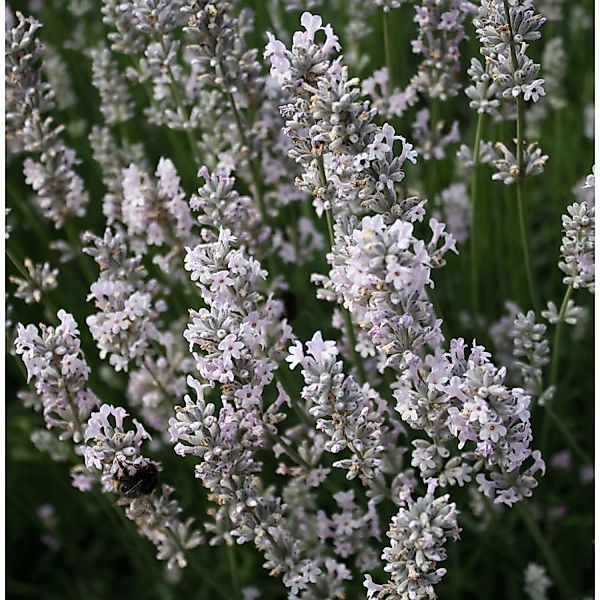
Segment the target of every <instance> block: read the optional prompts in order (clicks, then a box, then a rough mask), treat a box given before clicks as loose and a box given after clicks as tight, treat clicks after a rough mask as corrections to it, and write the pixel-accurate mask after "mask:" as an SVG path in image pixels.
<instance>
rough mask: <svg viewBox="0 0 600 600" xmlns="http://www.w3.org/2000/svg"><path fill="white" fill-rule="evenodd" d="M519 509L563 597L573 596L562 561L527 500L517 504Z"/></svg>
mask: <svg viewBox="0 0 600 600" xmlns="http://www.w3.org/2000/svg"><path fill="white" fill-rule="evenodd" d="M517 510H518V511H519V514H520V515H521V518H522V519H523V521H524V523H525V525H526V526H527V528H528V529H529V533H531V537H532V538H533V539H534V541H535V543H536V544H537V546H538V548H539V549H540V551H541V553H542V554H543V556H544V560H545V561H546V564H547V565H548V568H549V569H550V573H551V574H552V578H553V579H554V582H555V583H556V587H557V588H558V590H559V593H560V596H561V598H564V599H565V600H567V599H571V598H573V594H572V593H571V590H570V589H569V586H568V585H567V580H566V579H565V576H564V574H563V572H562V568H561V566H560V561H559V560H558V558H557V557H556V555H555V554H554V551H553V550H552V547H551V546H550V544H549V543H548V542H547V541H546V540H545V539H544V536H543V534H542V532H541V530H540V528H539V525H538V524H537V522H536V520H535V519H534V517H533V515H532V514H531V509H530V508H529V506H528V505H527V504H526V503H525V502H519V504H518V505H517Z"/></svg>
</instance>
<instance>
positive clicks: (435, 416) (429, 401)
mask: <svg viewBox="0 0 600 600" xmlns="http://www.w3.org/2000/svg"><path fill="white" fill-rule="evenodd" d="M466 351H467V347H466V346H465V344H464V341H463V340H462V339H454V340H451V341H450V352H447V353H444V354H442V352H441V351H438V352H437V353H436V354H435V355H429V356H427V357H426V358H425V360H423V359H422V358H420V357H419V356H417V355H415V354H413V353H411V352H410V351H407V352H405V358H404V360H405V362H406V364H407V366H408V368H407V369H406V370H405V371H404V372H403V373H402V374H401V375H400V377H399V379H398V381H397V384H396V386H395V392H394V395H395V397H396V399H397V401H398V404H397V405H396V410H397V411H398V412H399V413H400V415H401V416H402V419H403V420H404V421H405V422H406V423H408V424H409V425H410V427H411V428H413V429H417V430H419V429H422V430H424V431H425V433H427V435H428V436H429V437H430V438H431V439H432V440H433V441H434V443H435V444H436V446H440V447H441V448H440V449H437V448H436V449H435V452H436V453H438V454H440V456H441V457H442V458H446V457H448V456H449V452H448V450H447V449H446V448H445V446H446V445H447V443H448V441H449V440H450V439H456V440H457V441H458V449H459V451H462V450H463V448H465V446H466V445H467V444H469V445H471V444H474V450H473V452H472V453H471V452H470V451H469V450H467V452H461V454H460V456H461V457H462V458H463V461H464V463H465V464H464V465H461V466H460V468H461V470H462V471H464V469H465V468H466V466H468V464H471V465H473V466H475V464H476V463H477V468H478V469H479V468H481V467H484V468H485V469H486V470H487V471H488V472H489V473H490V478H491V479H490V480H488V479H487V478H486V476H485V474H484V473H479V474H478V475H477V476H476V478H475V479H476V481H477V482H478V483H479V489H480V491H482V492H483V493H484V494H485V495H486V496H488V497H490V498H493V499H494V502H496V503H503V504H507V505H508V506H512V504H514V503H515V502H518V501H519V500H521V499H523V498H527V497H529V496H531V494H532V490H533V488H535V487H536V486H537V480H536V479H535V475H536V473H538V472H541V473H542V474H543V473H544V472H545V464H544V461H543V460H542V458H541V454H540V452H539V451H537V450H535V451H532V450H531V448H530V443H531V439H532V435H531V423H530V412H529V405H530V401H531V400H530V396H528V395H527V394H526V393H525V392H524V390H523V389H522V388H512V389H511V388H509V387H507V386H506V385H505V384H504V379H505V377H506V369H505V368H504V367H503V368H501V369H498V368H497V367H496V366H495V365H494V364H493V363H491V362H490V360H489V359H490V355H489V353H488V352H486V351H485V349H484V348H483V347H482V346H477V345H475V344H474V345H473V347H472V348H471V351H470V353H469V354H468V355H467V353H466ZM428 452H429V454H430V455H431V458H432V460H433V459H434V458H435V454H432V451H428ZM529 459H531V461H533V462H532V463H530V465H529V466H527V465H526V463H527V462H528V461H529ZM479 461H482V462H479ZM434 463H435V460H434ZM438 464H441V462H440V463H438ZM429 466H430V467H431V468H432V469H433V467H434V466H435V465H434V464H432V463H430V465H429ZM452 466H457V465H452ZM466 474H467V475H468V471H467V472H466ZM428 476H430V473H429V472H427V471H426V477H428ZM431 476H433V472H432V473H431ZM461 478H462V475H461ZM457 483H459V484H460V479H459V480H457Z"/></svg>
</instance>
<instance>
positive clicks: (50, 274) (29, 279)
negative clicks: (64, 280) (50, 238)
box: [9, 258, 58, 304]
mask: <svg viewBox="0 0 600 600" xmlns="http://www.w3.org/2000/svg"><path fill="white" fill-rule="evenodd" d="M23 265H24V267H25V268H26V269H27V273H23V275H24V276H25V278H21V277H15V276H11V277H10V278H9V279H10V281H11V283H14V284H15V285H16V286H17V290H16V291H15V298H20V299H21V300H23V301H24V302H25V303H26V304H32V303H34V302H35V303H38V304H39V303H40V302H41V301H42V297H43V295H44V294H45V293H46V292H49V291H51V290H54V289H56V286H57V285H58V282H57V280H56V278H57V276H58V269H51V268H50V264H49V263H47V262H45V263H44V264H43V265H35V264H33V263H32V262H31V259H29V258H26V259H25V260H24V261H23Z"/></svg>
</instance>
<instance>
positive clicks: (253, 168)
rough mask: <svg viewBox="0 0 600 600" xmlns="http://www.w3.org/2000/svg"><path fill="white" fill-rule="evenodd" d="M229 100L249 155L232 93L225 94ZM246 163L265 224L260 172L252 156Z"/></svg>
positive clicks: (265, 217) (264, 206) (267, 219)
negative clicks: (248, 166)
mask: <svg viewBox="0 0 600 600" xmlns="http://www.w3.org/2000/svg"><path fill="white" fill-rule="evenodd" d="M227 96H228V98H229V103H230V104H231V110H232V111H233V116H234V117H235V124H236V127H237V130H238V134H239V136H240V139H241V140H242V144H243V145H244V147H245V148H246V149H247V151H248V152H249V153H250V145H249V144H248V137H247V136H246V132H245V130H244V124H243V123H242V118H241V116H240V112H239V110H238V107H237V104H236V103H235V97H234V96H233V93H231V92H228V94H227ZM248 163H249V165H250V175H251V177H252V185H253V186H254V200H255V202H256V205H257V206H258V209H259V210H260V214H261V217H262V218H263V221H265V223H268V222H269V214H268V212H267V207H266V205H265V199H264V195H263V190H262V184H261V181H260V170H259V168H258V165H257V164H256V161H255V160H254V159H253V158H252V156H251V155H250V154H249V155H248Z"/></svg>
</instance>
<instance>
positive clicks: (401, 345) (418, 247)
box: [319, 209, 454, 368]
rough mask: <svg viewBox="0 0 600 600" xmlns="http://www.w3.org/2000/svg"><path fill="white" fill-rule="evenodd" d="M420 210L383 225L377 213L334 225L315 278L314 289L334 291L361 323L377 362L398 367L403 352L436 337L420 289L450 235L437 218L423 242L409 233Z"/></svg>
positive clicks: (450, 243)
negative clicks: (321, 272) (327, 254)
mask: <svg viewBox="0 0 600 600" xmlns="http://www.w3.org/2000/svg"><path fill="white" fill-rule="evenodd" d="M421 214H422V213H421V211H420V210H414V209H410V210H409V211H408V212H407V213H405V214H404V215H403V217H404V218H405V219H406V220H402V219H398V220H395V221H394V222H393V223H392V224H391V225H387V224H386V222H385V218H384V216H383V215H376V216H375V217H368V216H367V217H363V219H362V220H361V221H360V223H356V220H353V221H350V222H349V223H348V224H347V226H346V227H345V228H342V226H341V225H340V226H338V228H337V230H336V233H337V235H336V243H335V245H334V247H333V249H332V253H331V261H332V267H331V271H330V273H329V277H328V278H319V281H320V282H322V283H323V285H324V289H323V290H322V291H321V292H320V295H321V296H322V297H324V298H329V299H334V298H335V297H340V298H341V299H342V301H343V303H344V305H345V306H346V307H347V308H348V309H349V310H350V312H351V313H352V315H353V316H354V318H355V320H356V322H357V323H358V325H359V326H360V327H361V328H362V329H366V330H367V331H368V332H369V335H370V337H371V340H372V344H373V345H374V346H375V349H376V350H377V352H378V353H379V355H380V357H381V361H380V362H381V365H380V368H384V367H386V366H393V367H394V368H402V365H403V364H404V358H403V356H404V352H405V351H406V350H408V349H413V350H414V351H417V349H418V348H420V347H422V346H424V345H427V344H430V345H432V346H436V345H438V344H439V343H440V342H441V340H442V335H441V330H440V325H441V322H440V321H439V320H437V319H434V318H432V313H433V311H432V307H431V303H430V302H429V300H428V298H427V292H426V289H427V287H429V286H432V285H433V282H432V280H431V269H432V268H434V267H437V266H441V265H442V264H443V256H444V254H445V253H446V252H447V251H448V250H454V240H453V238H452V236H450V235H449V234H448V233H447V232H445V230H444V229H445V226H444V225H443V224H442V223H438V222H437V221H436V220H435V219H431V220H430V223H429V224H430V227H431V231H432V237H431V240H430V242H429V243H428V244H425V243H424V242H423V241H422V240H420V239H418V238H416V237H415V235H414V225H413V223H412V222H410V221H416V220H417V219H418V218H420V216H421Z"/></svg>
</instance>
